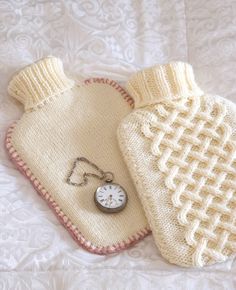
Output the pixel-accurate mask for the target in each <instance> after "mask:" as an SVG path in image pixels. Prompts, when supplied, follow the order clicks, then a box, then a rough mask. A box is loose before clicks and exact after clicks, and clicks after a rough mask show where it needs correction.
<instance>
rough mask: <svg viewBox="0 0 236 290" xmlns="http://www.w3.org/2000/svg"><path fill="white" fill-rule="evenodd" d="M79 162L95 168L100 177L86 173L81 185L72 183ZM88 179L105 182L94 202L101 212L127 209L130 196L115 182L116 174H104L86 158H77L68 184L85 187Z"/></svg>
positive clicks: (97, 192) (95, 194)
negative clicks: (92, 178)
mask: <svg viewBox="0 0 236 290" xmlns="http://www.w3.org/2000/svg"><path fill="white" fill-rule="evenodd" d="M79 162H85V163H87V164H89V165H90V166H91V167H93V168H95V169H96V170H97V171H98V172H99V173H100V175H97V174H94V173H88V172H84V173H83V181H82V182H81V183H76V182H73V181H71V176H72V175H73V173H74V170H75V168H76V166H77V164H78V163H79ZM88 177H94V178H97V179H100V180H103V181H105V183H104V184H103V185H101V186H99V187H98V188H97V189H96V191H95V193H94V202H95V204H96V206H97V207H98V209H99V210H101V211H102V212H104V213H118V212H120V211H122V210H123V209H124V208H125V206H126V204H127V202H128V195H127V192H126V191H125V189H124V188H123V187H122V186H121V185H119V184H118V183H114V182H113V179H114V174H113V173H112V172H104V171H103V170H102V169H100V168H99V167H98V166H97V165H95V164H94V163H92V162H91V161H89V160H88V159H87V158H85V157H78V158H76V160H75V161H74V163H73V166H72V169H71V171H70V173H69V175H68V177H67V180H66V181H67V183H68V184H70V185H73V186H84V185H86V184H87V183H88Z"/></svg>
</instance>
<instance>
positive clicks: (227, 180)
mask: <svg viewBox="0 0 236 290" xmlns="http://www.w3.org/2000/svg"><path fill="white" fill-rule="evenodd" d="M175 65H176V64H175ZM177 66H178V65H177ZM181 68H183V64H182V63H180V69H181ZM157 69H158V68H157ZM160 69H161V71H162V70H163V67H161V68H160ZM178 72H179V68H178V70H176V71H174V73H173V74H175V73H178ZM143 74H144V75H145V71H144V72H143ZM139 75H140V73H139V74H138V76H139ZM134 79H135V76H134ZM166 81H167V82H166ZM171 81H172V79H171V80H170V81H169V82H171ZM165 82H166V84H167V85H168V80H165ZM186 83H187V82H183V83H182V85H181V86H183V88H182V92H186V93H187V90H188V86H187V87H186ZM162 84H163V83H162ZM155 85H156V83H153V84H152V86H153V87H155ZM157 86H158V87H159V86H160V84H157ZM178 86H179V83H177V87H178ZM173 87H174V83H173V82H171V83H170V86H169V87H168V88H166V91H168V90H170V91H172V92H173V91H174V90H173ZM184 87H185V89H184ZM194 87H195V88H196V86H195V85H194ZM140 91H142V88H141V90H140ZM173 99H175V96H174V97H173ZM209 99H211V97H210V96H192V97H190V96H189V94H188V93H187V94H186V95H184V96H183V97H182V98H179V99H178V100H171V95H168V98H164V99H163V100H162V102H160V103H157V104H155V105H152V106H150V105H149V106H146V107H145V108H143V109H140V110H137V111H136V112H135V113H133V117H134V119H135V118H136V122H137V123H138V125H137V127H135V128H137V130H139V131H140V132H141V133H142V135H139V138H142V141H140V140H139V139H136V140H132V133H131V131H132V130H134V129H129V132H127V133H125V132H124V130H126V129H127V128H128V127H129V124H130V128H131V127H133V128H134V125H133V124H134V122H135V121H134V119H133V120H132V124H131V123H129V122H130V121H129V117H127V119H126V120H125V121H123V123H122V125H121V127H120V129H119V130H120V131H121V132H119V138H120V144H121V148H122V149H123V151H124V150H125V148H126V147H127V146H129V148H130V147H131V144H130V143H131V142H135V144H137V143H138V142H143V143H144V144H146V145H147V146H148V148H149V150H150V151H149V153H147V155H146V156H145V159H146V160H150V156H153V157H154V160H155V161H154V162H155V164H156V167H155V170H156V172H154V173H153V174H151V173H150V168H151V163H148V162H146V168H144V167H142V169H140V168H139V165H138V162H137V160H135V161H130V160H131V157H130V156H129V154H127V151H126V154H124V157H125V158H126V160H127V164H128V166H129V168H130V171H131V174H132V176H135V174H134V173H132V172H134V171H137V168H139V170H140V171H141V172H142V173H141V174H143V175H144V174H145V172H148V170H149V174H146V177H145V178H144V179H145V181H144V182H145V184H147V183H149V180H150V178H153V177H154V178H156V181H157V183H156V186H157V188H158V185H159V184H158V180H159V181H160V180H162V182H163V183H164V184H165V186H166V194H167V196H168V198H169V199H170V200H171V203H172V206H173V207H174V208H176V209H177V212H176V216H175V219H176V222H177V224H178V226H175V227H176V228H172V230H171V229H170V231H169V232H168V234H170V236H169V237H164V239H165V238H166V239H168V238H169V239H175V232H176V231H180V232H181V231H182V232H183V233H184V238H185V240H184V242H185V243H186V244H187V246H189V250H188V252H189V254H188V255H189V259H186V257H185V259H184V260H183V259H182V258H180V257H177V258H174V257H172V255H173V249H172V248H164V251H165V256H166V257H167V258H168V259H169V260H170V261H172V262H173V261H175V263H178V264H180V265H183V266H190V265H193V266H198V267H201V266H204V265H206V264H212V263H215V262H221V261H225V260H226V259H227V257H228V256H230V255H232V254H233V253H235V252H236V225H235V223H236V211H235V205H236V181H235V180H236V142H235V141H234V139H233V136H232V133H233V130H232V128H231V125H230V123H229V122H228V121H227V119H228V116H227V107H226V105H224V104H223V103H222V102H218V101H212V100H211V101H209ZM143 102H144V103H145V97H144V98H143ZM147 103H149V96H148V100H147ZM131 115H132V114H131ZM135 116H136V117H135ZM233 117H234V116H233ZM126 134H127V135H126ZM127 136H129V140H132V141H129V140H128V139H127V140H126V137H127ZM137 136H138V135H137ZM137 136H136V137H137ZM141 136H142V137H141ZM145 140H146V141H145ZM132 148H135V147H134V146H132ZM134 154H135V153H134ZM138 154H139V152H136V154H135V155H136V156H138ZM144 154H145V150H144ZM136 158H137V157H136ZM138 158H139V157H138ZM134 163H135V164H134ZM147 166H148V168H147ZM158 171H159V172H158ZM161 173H162V174H163V176H162V177H161V179H160V174H161ZM150 184H151V182H150ZM140 188H142V186H140ZM149 191H150V190H149V189H148V192H147V193H146V196H145V195H144V194H143V190H142V192H139V194H140V198H141V200H143V203H144V204H145V207H144V208H145V209H146V211H151V212H149V213H148V214H147V216H148V217H149V222H150V225H151V227H152V231H153V234H154V236H155V235H158V236H156V240H157V244H158V245H159V247H162V248H163V241H162V242H160V239H163V237H161V235H162V234H163V233H160V229H159V228H153V226H152V225H157V224H158V223H157V222H153V221H150V219H153V220H159V217H158V214H160V213H158V210H157V205H158V203H160V200H158V198H157V197H158V195H156V198H155V196H154V197H153V199H152V205H151V204H150V205H149V206H147V198H148V196H149V194H150V192H149ZM144 199H145V201H144ZM150 202H151V201H150ZM155 206H156V208H155ZM159 206H161V205H159ZM153 207H154V208H153ZM159 222H161V221H160V220H159ZM165 223H166V226H168V221H167V220H165ZM173 224H175V222H173V221H172V225H173ZM158 227H159V226H158ZM169 227H171V226H169ZM181 227H182V229H181ZM157 232H158V233H157ZM171 233H172V234H173V236H171ZM172 246H173V247H174V246H175V245H172ZM176 246H177V247H180V248H181V247H183V246H184V245H181V244H179V245H178V244H177V243H176ZM161 250H162V251H163V249H161ZM168 251H169V253H168ZM166 252H167V254H166ZM186 260H187V261H190V262H187V263H186Z"/></svg>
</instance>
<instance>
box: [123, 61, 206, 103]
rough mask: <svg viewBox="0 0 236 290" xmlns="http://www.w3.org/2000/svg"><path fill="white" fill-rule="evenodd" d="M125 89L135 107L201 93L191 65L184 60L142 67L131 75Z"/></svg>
mask: <svg viewBox="0 0 236 290" xmlns="http://www.w3.org/2000/svg"><path fill="white" fill-rule="evenodd" d="M127 89H128V92H129V93H130V94H131V96H132V97H133V98H134V101H135V108H140V107H143V106H147V105H150V104H155V103H158V102H162V101H165V100H171V99H179V98H185V97H188V96H200V95H202V94H203V91H202V90H201V89H200V88H199V87H198V85H197V84H196V82H195V79H194V74H193V69H192V66H191V65H189V64H187V63H184V62H171V63H169V64H164V65H157V66H154V67H151V68H147V69H144V70H142V71H140V72H138V73H136V74H134V75H133V76H132V77H131V79H130V80H129V81H128V83H127Z"/></svg>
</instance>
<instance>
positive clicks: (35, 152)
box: [6, 57, 150, 254]
mask: <svg viewBox="0 0 236 290" xmlns="http://www.w3.org/2000/svg"><path fill="white" fill-rule="evenodd" d="M8 91H9V94H10V95H12V96H13V97H15V98H17V99H18V100H19V101H21V102H22V103H23V104H24V106H25V111H26V112H25V113H24V114H23V116H22V118H21V119H20V120H19V121H18V122H17V124H16V125H15V126H14V128H13V127H11V128H10V130H9V132H8V134H7V138H6V147H7V149H8V151H9V153H10V155H11V158H13V159H15V160H14V161H15V162H16V163H17V166H18V167H21V168H20V169H22V170H21V171H24V174H25V175H26V176H28V177H29V179H30V180H31V181H32V183H33V185H34V186H35V187H36V189H37V190H38V191H39V192H41V195H42V196H43V197H44V198H45V199H46V200H47V201H48V202H49V205H50V206H51V207H52V208H53V209H54V211H55V213H56V214H57V216H59V218H60V220H62V222H63V224H64V225H65V226H66V228H67V229H68V230H69V231H70V232H71V233H72V236H73V237H74V238H75V239H76V240H77V241H79V242H80V243H81V244H83V246H84V247H85V248H87V249H88V250H90V251H91V252H95V253H98V254H107V253H112V252H116V251H119V250H121V249H124V248H126V247H128V246H130V245H132V244H133V243H135V242H137V241H138V240H140V239H141V238H144V237H145V236H146V235H147V234H148V233H149V232H150V230H149V226H148V223H147V221H146V218H145V215H144V212H143V209H142V206H141V204H140V201H139V199H138V197H137V193H136V190H135V187H134V185H133V183H132V180H131V178H130V176H129V172H128V170H127V168H126V165H125V163H124V161H123V159H122V156H121V153H120V150H119V147H118V143H117V139H116V129H117V126H118V124H119V122H120V121H121V119H122V118H123V117H124V116H125V115H127V114H128V113H129V112H130V111H131V106H130V104H132V103H131V100H132V99H131V98H130V97H129V96H128V94H127V93H126V92H125V91H124V90H123V89H122V88H121V87H120V86H119V85H118V84H116V83H115V82H114V81H111V80H104V79H101V80H99V79H94V80H93V79H92V80H88V81H86V82H85V83H84V84H83V85H76V84H75V82H74V81H73V80H71V79H69V78H67V77H66V76H65V74H64V71H63V65H62V62H61V61H60V60H59V59H57V58H55V57H48V58H45V59H42V60H40V61H38V62H36V63H34V64H32V65H30V66H28V67H26V68H24V69H23V70H22V71H20V72H19V73H18V74H17V75H16V76H15V77H14V78H13V80H12V81H11V82H10V84H9V88H8ZM129 102H130V104H129ZM79 156H84V157H86V158H88V159H89V160H91V161H92V162H94V163H96V164H97V165H98V166H99V167H100V168H102V169H103V170H105V171H112V172H113V173H114V176H115V179H114V181H115V182H117V183H119V184H121V185H122V186H123V187H124V188H125V189H126V190H127V193H128V198H129V201H128V204H127V206H126V208H125V209H124V210H123V211H121V212H120V213H117V214H105V213H102V212H101V211H100V210H99V209H98V208H97V207H96V205H95V203H94V200H93V194H94V192H95V190H96V188H97V187H98V186H100V185H101V184H102V182H101V181H99V180H97V179H95V178H90V179H89V182H88V184H87V185H86V186H83V187H80V188H78V187H74V186H71V185H68V184H67V183H66V178H67V175H68V173H69V171H70V169H71V167H72V164H73V162H74V160H75V158H77V157H79ZM84 171H87V172H88V171H89V172H91V171H93V170H92V169H91V168H90V167H89V166H87V165H86V164H83V165H81V166H79V167H78V168H77V169H76V172H75V174H74V175H73V176H72V179H73V180H74V181H76V182H78V181H80V180H81V179H82V174H83V172H84Z"/></svg>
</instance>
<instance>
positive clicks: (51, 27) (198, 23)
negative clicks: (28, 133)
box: [0, 0, 236, 290]
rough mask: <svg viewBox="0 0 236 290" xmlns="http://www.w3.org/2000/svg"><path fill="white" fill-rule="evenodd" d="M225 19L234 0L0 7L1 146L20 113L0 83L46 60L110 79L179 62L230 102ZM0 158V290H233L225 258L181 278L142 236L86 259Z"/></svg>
mask: <svg viewBox="0 0 236 290" xmlns="http://www.w3.org/2000/svg"><path fill="white" fill-rule="evenodd" d="M235 16H236V4H235V1H234V0H226V1H219V0H217V1H216V0H208V1H203V0H199V1H194V0H185V1H184V0H170V1H166V0H140V1H138V0H117V1H109V0H93V1H74V0H68V1H62V0H61V1H33V0H23V1H13V0H1V1H0V75H1V86H0V132H1V134H0V137H1V143H3V140H4V136H5V131H6V129H7V127H8V125H9V124H11V123H12V122H13V121H14V120H17V119H18V118H19V116H20V115H21V113H22V112H21V110H20V108H19V106H18V105H17V104H16V102H15V101H13V100H12V99H8V97H7V93H6V90H7V83H8V81H9V80H10V78H11V77H12V74H13V73H14V72H15V71H16V70H18V69H20V68H22V67H23V66H24V65H27V64H29V63H32V62H34V61H35V60H37V59H39V58H42V57H44V56H47V55H50V54H51V55H55V56H58V57H60V58H61V59H62V60H63V63H65V68H66V70H67V71H69V72H70V73H71V74H73V75H78V74H79V75H83V76H106V77H109V78H113V79H116V80H119V81H126V80H127V79H128V76H129V75H131V74H132V73H133V72H134V71H135V70H136V69H140V68H142V67H146V66H150V65H153V64H157V63H166V62H169V61H173V60H184V61H188V62H190V63H191V64H193V67H194V71H195V75H196V79H197V81H198V83H199V85H200V87H201V88H203V89H204V91H207V92H210V93H218V94H220V95H222V96H225V97H227V98H229V99H231V100H233V101H236V97H235V96H236V87H235V82H236V75H235V73H234V72H235V69H236V60H235V56H234V53H235V48H236V26H235V18H236V17H235ZM0 159H1V161H0V183H1V186H0V271H1V272H0V289H4V290H5V289H6V290H8V289H23V290H25V289H27V290H29V289H30V290H31V289H37V290H45V289H47V290H48V289H50V290H51V289H53V290H54V289H55V290H62V289H66V290H72V289H78V288H79V289H80V290H84V289H98V290H100V289H103V290H104V289H111V287H114V288H115V289H124V285H125V287H126V289H128V290H130V289H175V290H180V289H181V290H185V289H188V290H198V289H201V290H209V289H210V290H212V289H214V290H218V289H219V290H222V289H227V290H232V289H235V284H236V280H235V279H236V278H235V274H236V264H235V262H234V261H233V260H229V261H228V262H227V263H223V264H220V265H217V266H214V267H207V268H205V269H202V270H184V271H183V269H181V268H179V267H176V266H173V265H170V264H169V263H167V262H166V261H164V260H163V259H162V258H161V256H160V254H159V253H158V251H157V250H156V247H155V245H154V241H153V239H152V237H148V238H146V239H145V241H143V242H141V243H139V245H137V246H136V247H134V248H131V249H129V250H127V251H125V252H123V253H121V254H118V255H114V256H112V257H98V256H96V255H92V254H89V253H86V252H85V251H84V250H82V249H80V248H78V246H77V244H76V243H74V242H73V241H72V240H71V239H70V237H69V235H68V234H67V232H66V231H65V230H64V228H63V227H62V226H61V225H60V224H59V223H58V221H57V220H56V218H55V217H54V216H53V214H52V213H51V211H50V210H49V209H48V208H47V206H46V205H45V204H44V202H43V201H42V200H41V199H40V198H39V197H38V196H37V195H36V194H34V193H35V192H34V190H33V189H32V188H31V186H30V185H29V183H28V182H27V181H26V180H25V178H24V177H23V176H21V175H20V173H19V172H18V171H17V170H16V169H15V168H14V166H13V165H12V164H11V163H10V161H9V160H8V158H7V155H6V152H5V150H4V148H3V146H1V147H0ZM32 271H34V273H32Z"/></svg>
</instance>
